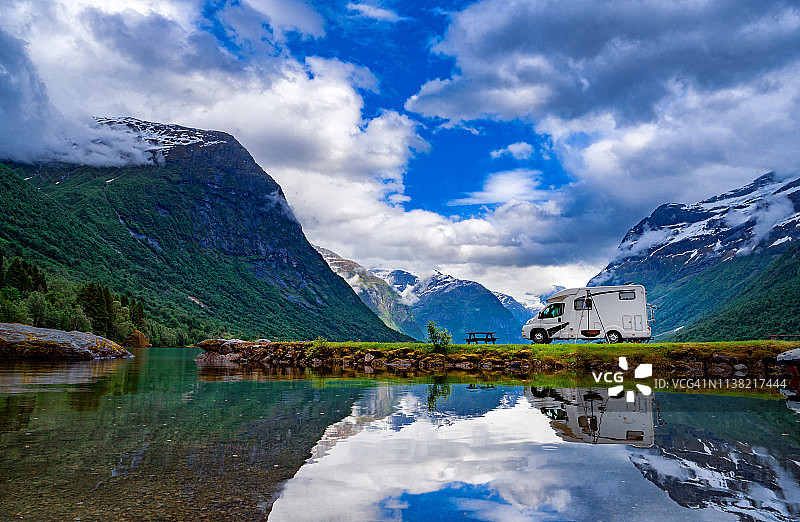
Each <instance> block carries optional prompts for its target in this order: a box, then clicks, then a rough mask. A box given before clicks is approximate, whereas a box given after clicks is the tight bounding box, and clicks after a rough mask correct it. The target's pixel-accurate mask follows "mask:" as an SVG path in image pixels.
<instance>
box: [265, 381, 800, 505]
mask: <svg viewBox="0 0 800 522" xmlns="http://www.w3.org/2000/svg"><path fill="white" fill-rule="evenodd" d="M444 391H446V392H447V393H443V392H444ZM432 398H434V399H435V401H432ZM684 399H685V397H684ZM691 399H692V400H694V402H695V403H696V404H697V408H696V409H697V412H696V413H695V412H692V410H688V411H687V410H685V409H683V406H682V404H680V402H679V403H677V404H672V403H671V401H670V397H669V396H666V395H664V394H659V396H658V397H657V398H656V400H655V401H654V400H653V398H651V397H646V396H641V395H639V396H637V398H636V400H635V401H634V402H633V403H628V402H627V401H626V399H625V397H624V396H623V397H621V398H615V397H609V395H608V393H607V391H606V390H604V389H589V388H559V389H547V388H529V387H526V388H508V387H494V386H481V387H479V386H477V385H469V386H467V385H456V384H450V385H449V386H448V387H447V388H445V387H444V386H443V383H433V384H431V385H428V386H424V385H423V386H387V387H381V388H378V389H373V390H369V391H368V392H367V394H366V395H365V397H364V398H363V399H362V400H360V401H358V402H357V403H356V404H355V405H354V406H353V409H352V412H351V414H350V415H349V416H348V417H346V418H345V419H343V420H342V421H340V422H338V423H335V424H333V425H331V426H330V427H329V428H328V429H326V431H325V434H324V435H323V437H322V439H321V440H320V441H319V442H318V443H317V445H316V446H315V447H314V449H313V450H312V458H310V459H309V460H308V461H307V462H306V464H305V465H304V466H303V467H302V468H300V470H299V471H298V472H297V474H296V475H295V476H294V477H293V478H292V480H290V481H289V482H288V483H287V484H286V485H285V486H284V489H283V491H282V493H281V496H280V497H279V498H278V500H277V501H276V502H275V504H274V505H273V509H272V512H271V515H270V519H271V520H295V519H298V518H299V519H305V520H340V519H341V520H388V519H404V520H406V519H408V520H414V519H432V518H443V519H448V518H461V519H463V518H467V519H476V520H506V519H520V520H562V519H575V520H595V519H605V520H619V519H628V518H630V517H634V518H636V519H642V518H643V519H648V520H655V519H669V520H676V519H686V520H703V519H708V520H726V519H731V520H737V519H740V518H742V517H743V518H746V519H756V520H762V519H765V520H797V519H798V518H800V495H799V494H798V481H799V479H800V463H799V462H800V459H798V457H800V450H799V449H798V445H797V441H796V440H791V439H789V440H787V439H786V437H784V436H783V435H781V437H784V440H783V441H782V443H781V444H776V443H775V438H774V434H772V433H769V432H770V431H771V429H770V427H769V426H767V425H758V427H757V428H756V427H755V426H753V425H752V424H751V426H750V431H751V432H752V431H754V430H757V431H759V432H760V433H761V436H763V437H764V438H765V440H770V439H771V440H772V445H773V447H772V448H770V449H764V448H763V447H761V448H759V447H757V446H755V445H753V444H750V443H748V442H743V438H742V437H741V436H739V437H736V436H734V437H733V438H732V439H729V438H727V437H730V436H731V435H730V432H729V431H726V430H723V429H719V430H718V431H717V433H715V432H713V431H710V430H707V429H703V428H697V427H696V425H698V424H699V425H701V426H702V425H703V424H704V423H705V424H709V422H708V421H709V419H708V417H709V416H710V417H712V418H713V417H714V415H710V414H708V413H707V412H704V411H703V410H706V409H710V410H712V411H717V410H718V409H719V404H716V402H717V401H729V402H730V401H733V402H737V401H740V399H737V398H727V397H721V398H712V400H711V403H709V404H704V401H705V399H704V397H702V396H695V397H692V398H691ZM744 400H745V401H750V399H744ZM654 402H655V403H656V406H659V404H658V403H659V402H660V403H662V404H661V405H662V406H663V405H666V410H667V413H666V417H667V419H666V420H663V419H662V420H661V422H656V418H658V417H659V415H657V414H656V415H654V407H653V406H654ZM756 402H759V401H756ZM760 402H766V401H760ZM770 402H771V403H775V404H771V408H772V409H770V411H769V412H767V413H768V415H770V416H771V415H773V414H774V413H779V412H780V409H777V410H776V409H774V407H775V406H778V407H780V403H779V402H778V401H770ZM432 404H435V407H434V408H431V405H432ZM754 406H755V408H754ZM757 406H760V405H758V404H752V403H749V404H737V405H735V406H733V409H735V410H737V411H738V413H737V414H736V415H731V416H730V418H729V419H728V420H730V421H731V422H732V426H736V428H734V432H735V431H736V429H738V430H744V429H745V428H744V427H745V426H748V422H747V421H744V419H748V420H749V421H750V423H752V422H753V421H754V420H757V419H758V417H759V413H755V412H758V408H757ZM784 411H785V410H784ZM754 413H755V414H754ZM787 413H788V412H787ZM780 415H781V418H782V420H783V421H784V422H785V420H786V415H785V414H783V413H780ZM687 421H690V422H689V424H686V423H687ZM704 421H705V422H704ZM711 422H712V423H713V422H714V419H711ZM784 426H785V425H784ZM793 427H794V426H793ZM728 429H730V426H729V427H728ZM722 432H724V435H720V434H718V433H722ZM744 440H746V437H745V438H744ZM575 443H579V444H575ZM656 486H657V488H656ZM309 498H324V499H325V502H320V503H309V502H308V499H309Z"/></svg>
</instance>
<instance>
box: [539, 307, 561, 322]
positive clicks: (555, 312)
mask: <svg viewBox="0 0 800 522" xmlns="http://www.w3.org/2000/svg"><path fill="white" fill-rule="evenodd" d="M563 313H564V303H553V304H551V305H550V306H548V307H547V308H545V309H544V310H542V319H550V318H551V317H561V315H562V314H563Z"/></svg>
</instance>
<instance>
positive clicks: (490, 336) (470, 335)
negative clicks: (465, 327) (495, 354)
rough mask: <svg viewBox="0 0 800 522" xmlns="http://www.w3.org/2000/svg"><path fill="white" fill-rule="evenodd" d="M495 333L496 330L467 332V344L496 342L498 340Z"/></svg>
mask: <svg viewBox="0 0 800 522" xmlns="http://www.w3.org/2000/svg"><path fill="white" fill-rule="evenodd" d="M494 334H495V332H467V338H466V339H464V340H465V341H467V344H472V343H475V344H478V343H480V342H482V343H483V344H489V343H490V342H491V343H492V344H494V342H495V341H496V340H497V337H495V336H494Z"/></svg>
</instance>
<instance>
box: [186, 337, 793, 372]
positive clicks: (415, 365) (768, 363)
mask: <svg viewBox="0 0 800 522" xmlns="http://www.w3.org/2000/svg"><path fill="white" fill-rule="evenodd" d="M199 347H201V348H203V349H205V350H206V351H207V352H211V354H209V361H211V360H212V359H214V358H215V357H218V358H221V359H224V360H225V361H226V362H230V363H238V364H249V363H257V364H261V365H263V366H268V367H279V366H297V367H309V366H310V367H323V366H324V367H343V368H365V369H366V371H367V372H373V371H378V372H381V371H406V370H424V371H433V372H440V371H449V370H453V371H457V370H463V371H480V372H501V373H510V374H527V373H531V372H544V373H551V374H556V373H572V374H576V375H588V374H589V373H591V372H593V371H616V370H618V369H619V366H618V362H619V357H626V358H627V360H628V364H629V365H630V366H631V367H633V366H635V365H637V364H642V363H650V364H652V365H653V367H654V370H655V371H656V372H658V373H659V374H660V375H662V376H665V377H666V376H686V377H720V378H727V377H732V376H733V377H740V376H748V377H766V376H771V375H780V374H783V373H785V369H784V368H781V367H779V366H778V365H777V364H776V363H775V357H776V356H777V355H778V354H779V353H781V352H783V351H786V350H790V349H793V348H797V347H800V342H787V341H742V342H715V343H652V344H629V343H621V344H595V343H592V344H549V345H532V344H531V345H520V344H501V345H450V346H448V347H447V353H446V354H442V353H434V351H433V347H432V346H431V345H429V344H425V343H370V342H328V341H324V340H322V339H319V340H317V341H308V342H291V343H257V342H245V341H230V342H226V341H224V340H207V341H203V342H202V343H200V345H199Z"/></svg>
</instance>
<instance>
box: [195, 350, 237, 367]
mask: <svg viewBox="0 0 800 522" xmlns="http://www.w3.org/2000/svg"><path fill="white" fill-rule="evenodd" d="M240 359H241V355H240V354H238V353H228V354H225V355H221V354H218V353H217V352H203V353H201V354H200V355H198V356H197V357H195V358H194V362H196V363H197V365H198V366H216V367H222V368H239V367H240V365H241V362H242V361H241V360H240Z"/></svg>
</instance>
